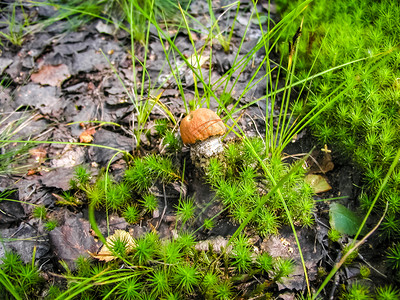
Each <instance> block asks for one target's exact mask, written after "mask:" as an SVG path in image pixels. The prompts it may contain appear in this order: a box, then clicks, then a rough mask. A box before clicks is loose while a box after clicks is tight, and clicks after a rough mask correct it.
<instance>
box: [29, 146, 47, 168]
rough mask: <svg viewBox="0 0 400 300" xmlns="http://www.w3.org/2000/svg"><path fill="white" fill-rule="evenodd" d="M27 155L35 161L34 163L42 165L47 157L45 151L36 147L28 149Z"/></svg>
mask: <svg viewBox="0 0 400 300" xmlns="http://www.w3.org/2000/svg"><path fill="white" fill-rule="evenodd" d="M29 154H30V155H31V156H32V157H33V158H34V159H35V162H37V163H38V164H42V163H43V162H44V160H45V158H46V156H47V151H46V149H44V148H42V147H37V148H32V149H29Z"/></svg>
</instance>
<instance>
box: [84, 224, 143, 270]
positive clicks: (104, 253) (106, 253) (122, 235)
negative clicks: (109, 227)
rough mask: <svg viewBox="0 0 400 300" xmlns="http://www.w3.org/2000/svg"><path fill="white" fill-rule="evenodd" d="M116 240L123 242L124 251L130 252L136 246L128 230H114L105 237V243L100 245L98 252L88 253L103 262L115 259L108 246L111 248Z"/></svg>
mask: <svg viewBox="0 0 400 300" xmlns="http://www.w3.org/2000/svg"><path fill="white" fill-rule="evenodd" d="M116 241H122V242H124V243H125V253H129V252H131V251H132V250H133V248H134V247H135V246H136V242H135V240H134V239H133V237H132V236H131V235H130V234H129V232H126V231H124V230H115V232H114V234H113V235H110V236H109V237H108V238H107V239H106V244H105V245H103V247H101V249H100V252H99V253H97V254H95V253H91V252H89V251H88V253H89V254H90V255H91V256H92V257H94V258H96V259H98V260H101V261H105V262H108V261H111V260H113V259H116V258H117V257H116V256H114V255H113V253H112V251H111V250H110V248H111V249H112V247H113V246H114V245H115V242H116Z"/></svg>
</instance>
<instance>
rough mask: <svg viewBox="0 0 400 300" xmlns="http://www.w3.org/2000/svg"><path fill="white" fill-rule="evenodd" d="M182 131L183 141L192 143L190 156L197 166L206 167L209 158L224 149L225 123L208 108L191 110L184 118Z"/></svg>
mask: <svg viewBox="0 0 400 300" xmlns="http://www.w3.org/2000/svg"><path fill="white" fill-rule="evenodd" d="M180 131H181V138H182V141H183V143H184V144H186V145H190V158H191V159H192V162H193V163H194V164H195V166H196V167H200V168H202V169H204V167H205V166H206V165H207V161H208V160H209V158H211V157H212V156H215V155H217V154H219V153H221V152H222V151H223V150H224V148H223V144H222V142H221V136H222V135H223V134H224V133H225V125H224V123H223V122H222V120H221V119H220V118H219V117H218V115H217V114H216V113H215V112H213V111H212V110H210V109H208V108H199V109H196V110H194V111H191V112H190V113H189V114H188V115H187V116H186V117H185V118H184V119H183V120H182V122H181V125H180Z"/></svg>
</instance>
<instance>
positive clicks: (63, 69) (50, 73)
mask: <svg viewBox="0 0 400 300" xmlns="http://www.w3.org/2000/svg"><path fill="white" fill-rule="evenodd" d="M70 77H71V74H70V72H69V69H68V67H67V66H66V65H64V64H61V65H58V66H52V65H43V66H42V67H41V68H40V69H39V71H38V72H37V73H33V74H32V75H31V80H32V81H33V82H35V83H40V84H41V85H51V86H61V84H62V83H63V82H64V80H66V79H68V78H70Z"/></svg>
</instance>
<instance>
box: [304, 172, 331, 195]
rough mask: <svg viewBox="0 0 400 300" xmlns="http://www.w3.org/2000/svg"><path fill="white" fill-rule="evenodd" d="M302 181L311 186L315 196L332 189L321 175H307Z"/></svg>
mask: <svg viewBox="0 0 400 300" xmlns="http://www.w3.org/2000/svg"><path fill="white" fill-rule="evenodd" d="M304 180H305V182H306V183H308V184H309V185H310V186H311V188H312V189H313V191H314V193H316V194H318V193H324V192H327V191H329V190H331V189H332V187H331V186H330V185H329V183H328V182H327V181H326V179H325V178H324V177H323V176H321V175H316V174H308V175H307V176H306V177H305V178H304Z"/></svg>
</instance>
